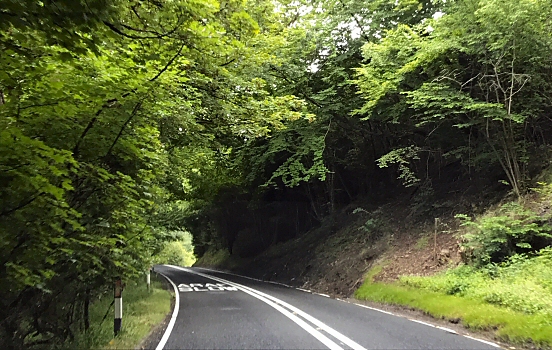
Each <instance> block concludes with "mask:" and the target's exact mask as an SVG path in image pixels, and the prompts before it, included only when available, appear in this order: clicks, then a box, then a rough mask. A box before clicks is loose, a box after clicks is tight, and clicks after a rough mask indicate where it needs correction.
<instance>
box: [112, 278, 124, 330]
mask: <svg viewBox="0 0 552 350" xmlns="http://www.w3.org/2000/svg"><path fill="white" fill-rule="evenodd" d="M113 296H114V297H115V320H114V322H113V331H114V333H115V336H116V335H117V334H119V332H120V331H121V327H122V326H123V282H122V281H121V277H117V278H116V279H115V286H114V293H113Z"/></svg>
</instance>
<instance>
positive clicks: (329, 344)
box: [165, 265, 344, 350]
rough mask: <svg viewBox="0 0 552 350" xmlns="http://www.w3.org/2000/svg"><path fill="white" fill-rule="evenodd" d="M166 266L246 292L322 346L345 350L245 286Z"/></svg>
mask: <svg viewBox="0 0 552 350" xmlns="http://www.w3.org/2000/svg"><path fill="white" fill-rule="evenodd" d="M165 266H167V267H171V268H174V269H178V270H182V271H185V272H188V273H191V274H196V275H198V276H202V277H205V278H210V279H212V280H215V281H218V282H221V283H226V284H229V285H232V286H234V287H236V288H237V289H239V290H241V291H242V292H244V293H246V294H249V295H251V296H252V297H254V298H257V299H259V300H261V301H262V302H264V303H266V304H268V305H270V306H271V307H273V308H274V309H276V310H278V311H279V312H280V313H281V314H283V315H284V316H286V317H287V318H289V319H290V320H292V321H293V322H295V323H296V324H297V325H299V326H300V327H301V328H303V329H304V330H305V331H307V332H308V333H309V334H311V335H312V336H313V337H315V338H316V339H318V340H319V341H320V342H321V343H322V344H324V345H325V346H327V347H328V348H329V349H331V350H344V349H343V348H342V347H341V346H339V345H337V344H336V343H335V342H333V341H332V340H331V339H329V338H328V337H326V336H325V335H323V334H322V333H320V332H318V331H317V330H316V329H314V328H313V327H312V326H310V325H309V324H308V323H306V322H305V321H303V320H302V319H300V318H299V317H297V316H295V315H293V314H292V313H291V312H289V311H288V310H286V309H284V308H283V307H281V306H280V305H278V304H276V303H273V302H272V301H270V300H268V299H267V298H264V297H263V296H261V295H258V294H256V293H254V292H252V291H249V290H247V287H245V286H242V285H238V284H234V283H233V282H230V281H226V280H222V279H220V278H217V277H213V276H209V275H205V274H202V273H200V272H195V271H191V270H188V269H185V268H182V267H179V266H172V265H165Z"/></svg>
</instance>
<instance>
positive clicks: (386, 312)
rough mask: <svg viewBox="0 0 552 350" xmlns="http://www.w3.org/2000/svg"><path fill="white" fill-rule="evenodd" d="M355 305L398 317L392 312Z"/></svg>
mask: <svg viewBox="0 0 552 350" xmlns="http://www.w3.org/2000/svg"><path fill="white" fill-rule="evenodd" d="M353 304H355V305H357V306H360V307H363V308H365V309H370V310H374V311H378V312H382V313H384V314H388V315H392V316H396V315H395V314H394V313H391V312H389V311H385V310H380V309H376V308H375V307H370V306H366V305H362V304H356V303H353Z"/></svg>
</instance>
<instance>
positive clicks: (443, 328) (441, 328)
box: [435, 326, 458, 334]
mask: <svg viewBox="0 0 552 350" xmlns="http://www.w3.org/2000/svg"><path fill="white" fill-rule="evenodd" d="M435 328H437V329H440V330H443V331H445V332H449V333H452V334H458V332H457V331H455V330H454V329H450V328H447V327H441V326H436V327H435Z"/></svg>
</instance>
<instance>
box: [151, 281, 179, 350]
mask: <svg viewBox="0 0 552 350" xmlns="http://www.w3.org/2000/svg"><path fill="white" fill-rule="evenodd" d="M158 273H159V274H160V275H161V276H163V277H165V278H166V279H167V281H169V282H170V283H171V284H172V286H173V288H174V297H175V301H174V310H173V314H172V316H171V320H170V321H169V324H168V325H167V329H165V333H164V334H163V337H162V338H161V340H160V341H159V344H157V347H156V348H155V350H163V348H164V347H165V344H167V340H169V336H170V335H171V332H172V330H173V327H174V324H175V322H176V316H178V309H179V308H180V293H178V288H177V287H176V284H174V282H173V281H171V279H170V278H168V277H167V276H166V275H164V274H162V273H160V272H158Z"/></svg>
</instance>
